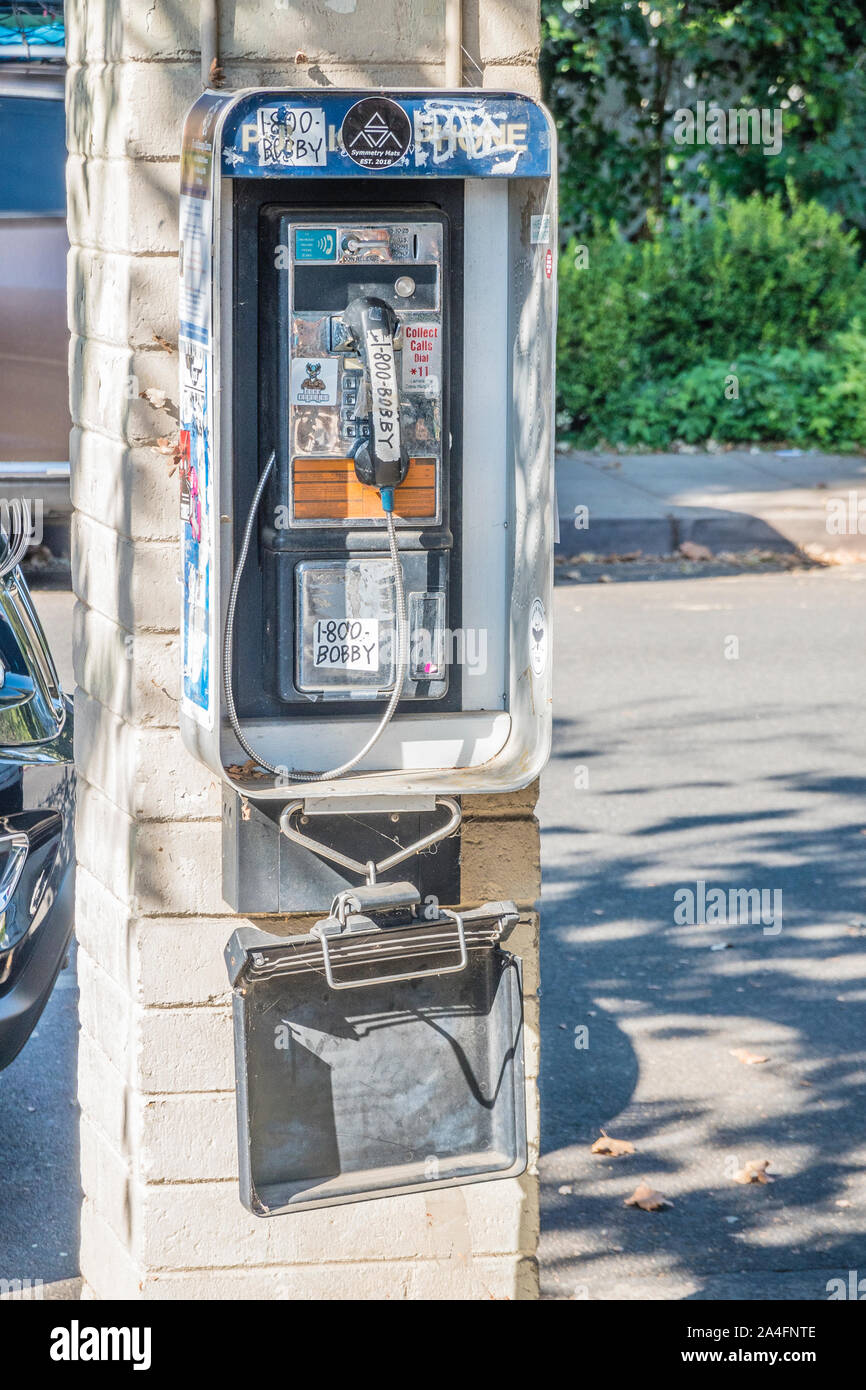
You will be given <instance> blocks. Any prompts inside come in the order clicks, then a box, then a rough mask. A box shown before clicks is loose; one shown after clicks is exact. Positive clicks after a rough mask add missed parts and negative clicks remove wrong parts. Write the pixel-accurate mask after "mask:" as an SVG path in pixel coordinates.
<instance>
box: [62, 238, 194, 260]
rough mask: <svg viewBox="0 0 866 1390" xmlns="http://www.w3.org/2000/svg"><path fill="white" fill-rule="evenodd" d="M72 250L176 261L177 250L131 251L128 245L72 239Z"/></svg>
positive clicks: (140, 258)
mask: <svg viewBox="0 0 866 1390" xmlns="http://www.w3.org/2000/svg"><path fill="white" fill-rule="evenodd" d="M69 249H70V251H95V252H99V253H100V254H101V255H103V256H128V257H129V259H130V260H131V261H133V260H134V261H144V260H154V261H176V260H177V252H176V251H130V249H129V247H128V246H106V245H104V243H103V242H97V241H80V240H78V239H76V240H75V241H70V243H69Z"/></svg>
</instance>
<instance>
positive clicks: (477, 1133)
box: [226, 903, 526, 1216]
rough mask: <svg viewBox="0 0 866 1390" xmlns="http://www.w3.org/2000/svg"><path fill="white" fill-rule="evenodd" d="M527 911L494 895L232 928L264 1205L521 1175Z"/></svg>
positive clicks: (271, 1212)
mask: <svg viewBox="0 0 866 1390" xmlns="http://www.w3.org/2000/svg"><path fill="white" fill-rule="evenodd" d="M404 916H406V917H408V916H409V913H408V912H406V913H405V914H404ZM516 920H517V911H516V909H515V907H514V905H513V903H486V904H485V905H484V906H483V907H481V908H477V909H474V910H473V911H471V912H465V913H462V914H459V916H458V914H447V913H445V912H443V913H442V914H441V915H440V916H439V918H438V919H437V920H435V921H417V920H410V921H402V920H400V913H399V912H396V913H390V914H387V913H386V914H385V915H384V917H383V918H382V919H380V921H378V922H377V921H373V920H371V918H370V917H366V916H364V914H363V913H356V914H354V915H353V916H349V917H348V919H347V920H346V921H345V922H343V923H340V924H336V923H335V920H334V918H333V917H332V918H328V919H325V921H324V922H321V923H318V924H317V927H316V929H315V930H314V931H313V932H311V933H309V934H308V935H305V936H296V937H281V936H275V935H272V934H270V933H267V932H263V931H261V930H259V929H258V928H256V927H252V926H244V927H241V928H239V929H238V930H237V931H236V932H235V933H234V935H233V936H232V938H231V940H230V941H229V943H228V946H227V947H226V961H227V965H228V969H229V976H230V979H231V982H232V987H233V991H234V1028H235V1061H236V1072H237V1111H238V1150H239V1164H240V1185H241V1200H242V1201H243V1203H244V1205H245V1206H246V1207H247V1208H248V1209H249V1210H250V1211H251V1212H253V1213H254V1214H255V1215H257V1216H275V1215H278V1214H280V1213H284V1212H291V1211H302V1210H310V1209H311V1208H314V1207H326V1206H333V1205H336V1204H340V1203H344V1202H355V1201H360V1200H363V1199H365V1198H370V1197H382V1196H387V1195H396V1194H398V1193H405V1192H414V1191H421V1190H423V1191H428V1190H430V1189H431V1188H436V1187H449V1186H454V1185H456V1184H459V1183H468V1182H480V1181H483V1180H485V1179H490V1178H502V1177H512V1176H516V1175H517V1174H519V1173H522V1172H523V1170H524V1168H525V1167H526V1111H525V1096H524V1076H523V1014H522V1000H521V984H522V976H521V962H520V960H519V959H518V958H517V957H515V956H513V955H511V954H509V953H508V952H507V951H504V950H503V949H502V948H501V946H500V944H499V939H500V936H501V935H502V932H503V930H504V929H506V928H507V927H508V926H510V925H513V923H514V922H515V921H516ZM383 922H384V923H386V924H384V925H383ZM323 946H324V948H325V950H324V953H323ZM464 961H465V963H463V962H464ZM432 971H436V973H435V974H434V973H431V972H432ZM329 977H330V980H331V983H330V984H329V983H328V979H329ZM392 977H394V978H392Z"/></svg>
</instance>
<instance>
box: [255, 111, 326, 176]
mask: <svg viewBox="0 0 866 1390" xmlns="http://www.w3.org/2000/svg"><path fill="white" fill-rule="evenodd" d="M258 114H259V164H277V165H279V166H280V167H282V168H286V169H297V168H299V167H303V168H310V167H311V166H315V167H317V168H323V167H324V165H325V164H326V163H327V159H328V143H327V131H326V125H325V113H324V111H323V109H322V108H321V107H320V106H319V107H310V106H260V107H259V113H258Z"/></svg>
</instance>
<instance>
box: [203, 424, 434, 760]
mask: <svg viewBox="0 0 866 1390" xmlns="http://www.w3.org/2000/svg"><path fill="white" fill-rule="evenodd" d="M276 457H277V455H276V451H274V452H273V453H272V454H271V456H270V458H269V459H268V462H267V467H266V468H265V470H264V472H263V473H262V476H261V477H260V478H259V482H258V486H257V488H256V490H255V493H254V494H253V500H252V502H251V504H250V511H249V516H248V517H247V524H246V526H245V527H244V537H243V541H242V542H241V550H240V554H239V555H238V560H237V564H236V566H235V572H234V575H233V576H232V587H231V593H230V594H229V607H228V613H227V614H226V627H225V642H224V644H223V687H224V689H225V696H226V708H227V710H228V716H229V723H230V724H231V726H232V729H233V731H234V735H235V738H236V739H237V741H238V743H239V744H240V746H241V748H242V749H243V750H244V752H245V753H246V754H247V755H248V756H249V757H250V758H252V759H253V761H254V762H256V763H258V764H259V766H260V767H263V768H266V769H267V771H268V772H272V773H273V774H274V776H275V777H285V778H288V780H289V781H291V782H327V781H329V780H330V778H332V777H342V776H343V775H344V774H345V773H347V772H351V770H352V768H353V767H357V765H358V763H359V762H360V761H361V759H362V758H364V757H366V755H367V754H368V753H369V751H370V749H371V748H372V747H373V746H374V745H375V744H376V743H378V742H379V739H380V738H381V737H382V735H383V733H384V732H385V730H386V729H387V727H388V725H389V724H390V723H391V720H392V718H393V717H394V711H395V710H396V708H397V706H398V704H399V703H400V696H401V695H402V693H403V685H404V682H405V680H406V667H407V665H408V651H407V648H408V642H407V630H408V626H409V624H408V618H407V615H406V594H405V591H404V589H403V568H402V566H401V564H400V552H399V550H398V548H397V531H396V528H395V526H394V513H393V510H392V509H393V505H394V490H393V488H382V489H381V492H380V495H381V498H382V510H383V511H384V513H385V525H386V526H387V528H388V546H389V549H390V551H391V563H392V565H393V567H394V590H395V594H396V599H397V612H396V619H397V657H396V663H395V665H396V672H395V679H394V686H393V689H392V691H391V698H390V700H389V701H388V707H387V709H386V710H385V713H384V714H383V715H382V718H381V719H380V720H379V723H378V724H377V726H376V728H375V729H374V730H373V733H372V734H371V735H370V737H369V738H368V739H367V742H366V743H365V744H364V746H363V748H360V749H359V750H358V752H357V753H356V754H355V755H354V757H351V758H350V759H349V760H348V762H345V763H341V764H340V766H339V767H332V768H330V769H329V770H328V771H327V772H297V771H296V772H290V771H289V770H288V768H286V767H285V766H281V767H277V766H275V765H274V764H273V763H271V762H268V760H267V758H263V757H262V755H261V753H257V752H256V750H255V749H254V748H253V747H252V746H251V745H250V744H249V743H248V742H247V739H246V736H245V734H244V732H243V729H242V728H241V726H240V721H239V719H238V714H237V710H236V709H235V697H234V690H233V688H232V651H233V647H234V629H235V609H236V607H237V601H238V592H239V590H240V586H241V579H242V577H243V572H244V566H245V564H246V562H247V554H248V552H249V548H250V540H251V539H252V534H253V526H254V525H255V520H256V515H257V513H258V510H259V503H260V502H261V500H262V493H263V492H264V490H265V486H266V484H267V481H268V478H269V477H270V475H271V470H272V468H273V466H274V463H275V461H276Z"/></svg>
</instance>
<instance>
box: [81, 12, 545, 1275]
mask: <svg viewBox="0 0 866 1390" xmlns="http://www.w3.org/2000/svg"><path fill="white" fill-rule="evenodd" d="M222 11H223V13H222V15H221V20H222V24H221V63H222V67H223V69H224V72H225V78H226V84H227V85H228V86H229V87H239V86H251V85H303V86H308V85H313V84H334V85H336V86H347V85H358V86H377V85H383V86H398V85H400V86H424V85H432V86H437V85H440V84H441V83H442V81H443V72H444V51H443V48H444V37H443V36H444V0H412V2H411V3H409V0H320V3H316V4H302V3H299V0H235V2H234V3H232V4H231V5H228V4H224V5H223V6H222ZM66 16H67V28H68V58H69V65H70V66H69V87H68V94H69V218H70V239H71V244H72V249H71V251H70V258H69V270H70V274H69V319H70V327H71V331H72V346H71V360H72V414H73V421H74V429H73V434H72V446H71V448H72V454H71V457H72V491H73V501H74V503H75V508H76V512H75V524H74V586H75V593H76V597H77V600H78V602H77V605H76V614H75V662H76V680H77V683H78V685H77V690H76V751H77V760H78V771H79V811H78V823H77V849H78V901H77V930H78V938H79V942H80V948H81V949H80V954H79V962H80V979H81V1029H82V1032H81V1050H80V1057H81V1061H80V1096H81V1107H82V1119H81V1129H82V1141H81V1151H82V1185H83V1188H84V1209H83V1215H82V1249H81V1268H82V1273H83V1275H84V1280H85V1296H92V1297H96V1298H102V1297H123V1298H130V1299H136V1298H188V1297H206V1298H255V1297H261V1296H264V1297H275V1298H295V1297H302V1298H320V1297H322V1298H325V1297H327V1298H353V1297H392V1298H404V1297H411V1298H425V1297H456V1298H488V1297H491V1296H493V1297H510V1298H514V1297H522V1298H532V1297H535V1296H536V1292H537V1275H536V1266H535V1247H536V1237H537V1179H536V1176H535V1159H536V1154H537V1139H538V1120H537V1100H536V1091H535V1077H536V1075H537V1028H536V1024H537V1000H536V988H537V920H536V918H535V916H534V904H535V901H536V899H537V897H538V890H539V867H538V832H537V826H536V824H535V821H534V819H533V816H532V807H533V805H534V800H535V788H532V789H530V790H529V791H528V792H526V793H523V794H521V795H518V796H515V797H512V798H498V799H494V798H489V799H483V798H478V799H476V800H474V801H473V800H470V801H468V802H467V803H466V806H465V812H466V816H467V821H466V825H465V829H464V852H463V880H462V897H463V900H464V902H465V903H467V904H471V903H478V902H480V901H482V900H484V899H498V898H514V899H515V900H516V901H517V902H518V903H519V904H520V905H521V907H522V908H523V909H524V913H523V924H522V925H521V927H520V928H519V931H518V933H517V935H516V936H515V937H513V938H512V941H511V943H510V944H511V945H512V946H513V948H514V949H515V950H516V952H517V953H518V954H520V955H521V956H522V957H523V960H524V966H525V982H526V990H527V999H526V1022H527V1028H526V1043H527V1076H528V1090H527V1096H528V1109H529V1136H530V1150H531V1165H530V1170H529V1172H528V1173H527V1174H526V1175H525V1176H524V1177H523V1178H521V1179H515V1180H509V1181H499V1182H488V1183H479V1184H475V1185H470V1186H467V1187H463V1188H454V1189H449V1190H445V1191H436V1192H430V1193H427V1194H417V1195H411V1196H405V1197H396V1198H390V1199H387V1200H383V1201H371V1202H362V1203H359V1204H357V1205H352V1206H343V1207H337V1208H333V1209H330V1210H325V1211H314V1212H306V1213H303V1214H297V1215H292V1216H290V1217H282V1218H276V1219H274V1220H270V1221H262V1220H259V1219H256V1218H255V1217H253V1216H251V1215H249V1213H247V1212H246V1211H245V1210H244V1209H243V1207H242V1206H241V1205H240V1202H239V1199H238V1188H237V1158H236V1151H235V1150H236V1141H235V1117H234V1090H233V1087H234V1069H233V1059H232V1029H231V1016H230V1003H229V993H228V985H227V978H226V973H225V966H224V963H223V954H222V953H223V947H224V945H225V942H226V941H227V939H228V937H229V936H230V934H231V932H232V930H233V929H234V927H235V926H236V925H237V919H236V918H234V917H232V915H231V914H230V913H229V911H228V909H227V907H226V905H225V904H224V903H223V901H222V898H221V894H220V792H219V788H218V786H217V784H216V782H215V780H214V779H213V778H212V777H211V775H210V774H209V773H208V772H207V771H206V770H205V769H204V768H203V767H202V766H201V765H199V764H198V763H197V762H195V761H194V760H193V759H192V758H191V757H190V756H189V755H188V754H187V753H186V752H185V751H184V748H183V746H182V744H181V740H180V736H179V733H178V686H179V669H178V667H179V663H178V640H177V625H178V613H179V587H178V573H179V548H178V543H177V533H178V500H179V499H178V480H177V476H176V475H175V476H171V446H172V445H173V443H174V442H175V439H176V436H177V353H176V345H177V332H178V328H177V265H176V251H177V211H178V153H179V149H180V141H181V131H182V124H183V118H184V115H185V112H186V110H187V108H188V107H189V106H190V105H191V103H192V101H193V100H194V98H195V97H196V96H197V95H198V92H199V90H200V56H199V38H198V6H197V5H196V4H195V3H179V0H156V3H148V4H146V5H145V4H143V3H142V0H67V4H66ZM464 35H465V38H464V42H465V46H466V49H467V50H468V53H469V55H470V57H471V60H472V61H469V60H467V64H466V80H467V82H474V83H478V84H481V83H483V85H485V86H488V87H509V88H517V89H521V90H523V91H526V92H528V93H529V94H531V95H537V76H536V68H535V63H536V58H537V42H538V4H537V0H508V3H507V4H506V3H504V0H503V3H498V0H466V4H465V16H464ZM476 65H477V66H476ZM160 441H163V442H162V443H160ZM323 906H324V904H323Z"/></svg>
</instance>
